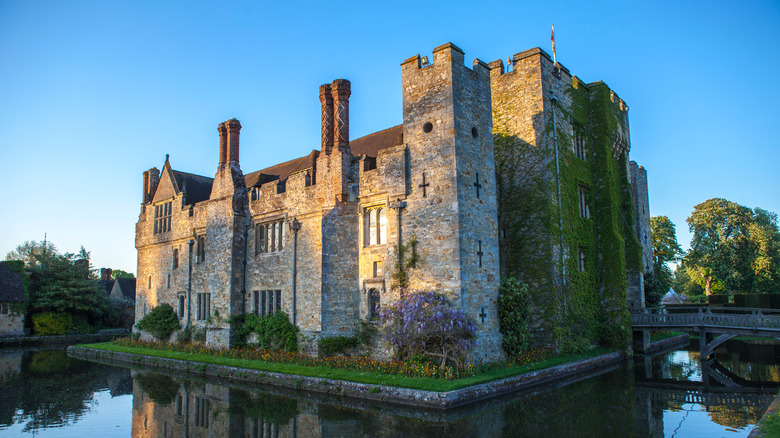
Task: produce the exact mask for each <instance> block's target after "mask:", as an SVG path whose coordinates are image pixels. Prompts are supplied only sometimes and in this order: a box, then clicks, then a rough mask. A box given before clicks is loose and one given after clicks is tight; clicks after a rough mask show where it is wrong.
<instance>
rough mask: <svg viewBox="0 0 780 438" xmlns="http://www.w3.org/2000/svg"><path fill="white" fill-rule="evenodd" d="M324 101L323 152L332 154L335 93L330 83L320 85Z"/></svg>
mask: <svg viewBox="0 0 780 438" xmlns="http://www.w3.org/2000/svg"><path fill="white" fill-rule="evenodd" d="M320 103H322V152H325V154H330V151H331V150H332V149H333V94H332V93H331V89H330V84H324V85H320Z"/></svg>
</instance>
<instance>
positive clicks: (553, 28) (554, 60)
mask: <svg viewBox="0 0 780 438" xmlns="http://www.w3.org/2000/svg"><path fill="white" fill-rule="evenodd" d="M550 41H552V50H553V62H554V63H556V64H557V63H558V61H557V60H556V59H555V25H554V24H553V25H552V34H550Z"/></svg>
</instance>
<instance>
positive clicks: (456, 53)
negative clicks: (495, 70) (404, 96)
mask: <svg viewBox="0 0 780 438" xmlns="http://www.w3.org/2000/svg"><path fill="white" fill-rule="evenodd" d="M432 53H433V62H432V63H429V62H428V57H427V56H424V57H421V56H420V55H419V54H417V55H414V56H412V57H411V58H407V59H406V60H404V62H402V63H401V68H402V70H403V71H404V73H406V72H407V71H408V70H420V69H426V68H435V67H436V66H442V65H448V66H452V65H462V66H465V53H464V52H463V50H462V49H461V48H460V47H458V46H456V45H455V44H453V43H445V44H442V45H440V46H438V47H436V48H434V49H433V52H432ZM470 70H472V71H474V72H476V73H487V72H489V71H490V68H489V67H488V65H487V63H485V62H484V61H481V60H480V59H479V58H475V59H474V62H473V63H472V66H471V69H470Z"/></svg>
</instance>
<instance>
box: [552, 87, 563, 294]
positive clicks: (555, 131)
mask: <svg viewBox="0 0 780 438" xmlns="http://www.w3.org/2000/svg"><path fill="white" fill-rule="evenodd" d="M550 101H551V102H552V122H553V147H554V149H555V184H556V186H557V187H558V227H559V228H560V234H561V283H562V284H563V285H564V286H566V263H565V260H564V256H563V255H564V254H563V251H564V249H563V213H562V211H561V173H560V165H559V163H558V127H557V125H556V123H555V104H556V103H557V102H558V98H557V97H555V94H553V90H552V89H550ZM563 305H564V307H565V306H566V294H563Z"/></svg>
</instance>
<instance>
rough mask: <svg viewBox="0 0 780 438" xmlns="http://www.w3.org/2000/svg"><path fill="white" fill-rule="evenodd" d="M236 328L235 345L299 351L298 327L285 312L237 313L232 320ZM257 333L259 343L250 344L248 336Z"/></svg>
mask: <svg viewBox="0 0 780 438" xmlns="http://www.w3.org/2000/svg"><path fill="white" fill-rule="evenodd" d="M230 323H231V325H232V326H233V329H234V330H235V334H236V337H235V340H234V343H235V346H236V347H246V346H257V347H259V348H263V349H268V350H284V351H290V352H295V351H298V332H299V330H298V327H295V326H294V325H292V323H291V322H290V318H289V317H288V316H287V314H286V313H284V312H276V313H273V314H271V315H264V316H258V315H255V314H254V313H248V314H243V315H237V316H234V317H233V318H231V320H230ZM250 333H255V334H257V344H254V345H249V344H247V342H246V338H247V336H248V335H249V334H250Z"/></svg>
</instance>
